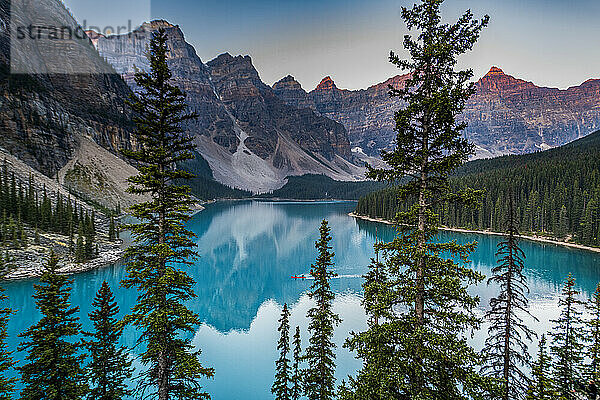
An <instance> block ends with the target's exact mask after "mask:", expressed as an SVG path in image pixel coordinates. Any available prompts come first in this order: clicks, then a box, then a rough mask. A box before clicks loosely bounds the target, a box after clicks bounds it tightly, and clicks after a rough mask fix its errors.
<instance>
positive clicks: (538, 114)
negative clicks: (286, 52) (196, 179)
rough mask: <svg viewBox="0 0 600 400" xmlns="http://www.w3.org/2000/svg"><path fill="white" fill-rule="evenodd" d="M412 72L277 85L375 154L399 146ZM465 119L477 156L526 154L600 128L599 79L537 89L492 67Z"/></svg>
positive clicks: (280, 91) (287, 80) (284, 95)
mask: <svg viewBox="0 0 600 400" xmlns="http://www.w3.org/2000/svg"><path fill="white" fill-rule="evenodd" d="M408 77H409V75H397V76H395V77H393V78H390V79H389V80H387V81H386V82H382V83H380V84H377V85H374V86H371V87H369V88H368V89H363V90H356V91H350V90H341V89H339V88H338V87H337V86H336V85H335V83H334V82H333V80H332V79H331V78H330V77H326V78H324V79H323V81H322V82H321V83H320V84H319V85H318V86H317V88H316V89H314V90H313V91H310V92H306V91H305V90H304V89H302V87H301V85H300V84H299V83H298V82H296V80H295V79H294V78H293V77H291V76H287V77H285V78H283V79H282V80H280V81H279V82H277V83H275V84H274V85H273V90H274V91H275V93H276V94H277V95H278V96H279V97H280V98H282V99H283V100H284V101H285V102H286V103H288V104H290V105H294V106H296V107H308V108H311V109H313V110H316V111H317V112H319V113H320V114H321V115H324V116H327V117H329V118H331V119H333V120H334V121H337V122H340V123H342V124H343V125H344V126H345V127H346V129H347V130H348V135H349V138H350V141H351V145H352V147H353V148H355V149H357V150H360V151H362V152H365V153H366V154H368V155H371V156H377V155H378V154H379V152H380V151H381V150H383V149H387V148H389V147H390V146H391V144H392V143H393V140H394V137H395V133H394V125H393V115H394V112H395V111H396V110H398V109H399V108H400V107H401V106H402V103H401V102H399V101H398V99H393V98H390V97H389V94H388V92H389V89H388V88H389V85H392V86H393V87H395V88H400V87H402V86H403V85H404V82H405V81H406V79H407V78H408ZM476 88H477V92H476V94H475V95H474V96H473V97H472V98H471V99H470V100H469V101H468V103H467V106H466V109H465V112H464V114H463V115H462V116H461V118H462V119H463V120H465V121H467V122H468V123H469V126H468V128H467V130H466V132H465V135H466V136H467V137H468V138H469V139H470V140H471V141H472V142H474V143H475V145H476V149H477V156H478V157H491V156H495V155H502V154H522V153H529V152H532V151H537V150H543V149H546V148H549V147H555V146H560V145H562V144H565V143H568V142H570V141H573V140H575V139H577V138H580V137H582V136H585V135H587V134H588V133H590V132H593V131H595V130H597V129H598V128H600V80H598V79H590V80H588V81H586V82H584V83H583V84H581V85H579V86H574V87H571V88H568V89H566V90H560V89H554V88H545V87H539V86H537V85H535V84H534V83H532V82H527V81H525V80H522V79H517V78H515V77H513V76H510V75H507V74H505V73H504V72H503V71H502V69H500V68H498V67H492V68H491V69H490V71H489V72H488V73H487V74H486V75H485V76H484V77H482V78H481V79H480V80H479V81H478V82H477V83H476Z"/></svg>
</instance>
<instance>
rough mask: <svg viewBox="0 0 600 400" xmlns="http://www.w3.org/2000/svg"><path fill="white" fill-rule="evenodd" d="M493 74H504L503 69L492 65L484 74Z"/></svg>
mask: <svg viewBox="0 0 600 400" xmlns="http://www.w3.org/2000/svg"><path fill="white" fill-rule="evenodd" d="M494 75H504V71H502V69H500V68H498V67H495V66H493V67H492V68H490V70H489V72H488V73H487V74H485V76H488V77H489V76H494Z"/></svg>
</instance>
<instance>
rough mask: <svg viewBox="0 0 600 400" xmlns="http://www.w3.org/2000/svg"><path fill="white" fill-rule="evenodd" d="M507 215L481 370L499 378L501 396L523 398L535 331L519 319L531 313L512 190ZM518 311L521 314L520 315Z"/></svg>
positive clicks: (494, 277)
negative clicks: (529, 350) (483, 362)
mask: <svg viewBox="0 0 600 400" xmlns="http://www.w3.org/2000/svg"><path fill="white" fill-rule="evenodd" d="M509 197H510V198H509V219H508V221H507V229H506V239H505V240H504V241H502V242H500V243H499V244H498V252H497V253H496V256H497V257H499V260H498V265H496V266H494V267H493V268H492V274H493V276H492V277H491V278H489V279H488V285H489V284H490V283H493V284H497V285H498V286H499V287H500V293H499V294H498V296H497V297H494V298H492V299H491V300H490V310H489V311H488V312H487V313H486V318H487V319H488V320H489V321H490V327H489V328H488V337H487V339H486V341H485V347H484V349H483V353H484V357H485V365H484V367H483V371H484V373H485V374H487V375H489V376H492V377H494V378H497V379H501V380H502V386H503V387H502V399H503V400H509V399H519V398H523V396H524V395H525V393H526V391H527V388H528V386H529V382H528V381H529V378H528V376H527V373H526V372H525V371H524V370H523V368H528V367H529V366H530V363H531V357H530V355H529V352H528V348H527V344H526V343H525V342H524V340H527V341H529V342H531V340H532V338H533V336H535V333H534V332H533V331H532V330H531V329H530V328H529V327H528V326H527V325H525V324H524V323H523V319H522V317H521V315H522V314H527V315H529V316H531V314H530V313H529V311H528V309H527V305H528V301H527V297H526V295H527V294H529V287H528V286H527V278H526V277H525V275H524V274H523V268H524V259H525V253H523V250H521V248H520V247H519V243H518V239H517V238H518V236H519V231H518V230H517V226H516V219H515V213H514V210H513V200H512V193H511V194H510V195H509ZM520 314H521V315H520Z"/></svg>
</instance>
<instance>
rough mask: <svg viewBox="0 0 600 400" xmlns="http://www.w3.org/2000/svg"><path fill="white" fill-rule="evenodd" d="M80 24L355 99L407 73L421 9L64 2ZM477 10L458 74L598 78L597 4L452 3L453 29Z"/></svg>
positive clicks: (559, 80) (338, 3) (553, 0)
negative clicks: (144, 33)
mask: <svg viewBox="0 0 600 400" xmlns="http://www.w3.org/2000/svg"><path fill="white" fill-rule="evenodd" d="M65 3H66V4H67V5H68V7H69V8H70V9H71V10H72V11H73V13H74V15H75V16H76V18H78V20H80V22H81V20H83V19H86V20H87V21H88V26H89V25H90V24H92V23H94V24H96V25H100V26H106V25H113V24H122V22H121V21H123V20H124V19H125V18H127V19H129V18H130V19H132V20H133V21H134V24H139V22H140V21H141V20H144V19H147V18H148V14H151V17H152V18H162V19H166V20H168V21H169V22H171V23H174V24H178V25H180V27H181V28H182V30H183V32H184V34H185V35H186V39H187V41H188V42H190V43H191V44H192V45H194V47H195V48H196V51H197V53H198V55H199V56H200V58H201V59H202V60H203V61H205V62H206V61H208V60H210V59H212V58H214V57H216V56H217V55H219V54H221V53H224V52H229V53H231V54H233V55H237V54H243V55H246V54H249V55H251V56H252V59H253V62H254V65H255V66H256V68H257V69H258V71H259V73H260V76H261V78H262V79H263V80H264V81H265V82H266V83H268V84H272V83H274V82H276V81H277V80H279V79H280V78H282V77H284V76H285V75H288V74H291V75H293V76H295V77H296V79H297V80H298V81H299V82H300V83H301V84H302V86H303V87H304V88H305V89H307V90H312V89H313V88H314V87H315V86H316V85H317V84H318V83H319V81H320V80H321V79H322V78H323V77H324V76H326V75H330V76H331V77H332V78H333V79H334V80H335V82H336V84H337V86H338V87H340V88H348V89H358V88H365V87H368V86H370V85H372V84H375V83H378V82H381V81H384V80H385V79H387V78H389V77H390V76H393V75H395V74H397V73H401V71H399V70H397V69H396V68H395V67H394V66H392V65H390V64H389V63H388V61H387V56H388V54H389V51H390V50H391V49H394V50H395V51H399V52H402V37H403V35H404V34H405V33H406V29H405V27H404V24H403V21H402V20H401V18H400V16H399V13H400V8H401V7H402V6H409V5H412V4H413V3H414V0H373V1H364V0H345V1H344V0H255V1H247V0H168V1H167V0H154V1H152V3H151V4H149V2H148V0H126V1H123V0H105V1H101V2H99V1H97V0H65ZM468 8H471V9H472V10H473V12H474V13H475V15H476V16H482V15H484V14H485V13H487V14H489V15H490V17H491V21H490V26H489V27H488V28H487V29H486V30H485V31H484V32H483V34H482V37H481V39H480V41H479V42H478V44H477V45H476V49H475V50H474V51H473V52H472V53H470V54H468V55H466V56H464V57H463V58H462V59H461V66H470V67H472V68H473V69H474V72H475V77H476V78H479V77H481V76H483V75H484V74H485V73H486V72H487V71H488V70H489V68H490V67H491V66H492V65H496V66H498V67H500V68H502V69H503V70H504V72H506V73H508V74H511V75H514V76H516V77H519V78H523V79H526V80H531V81H533V82H534V83H536V84H538V85H543V86H551V87H559V88H566V87H569V86H573V85H579V84H580V83H582V82H583V81H585V80H587V79H589V78H600V39H599V38H600V19H598V15H600V0H446V2H445V3H444V6H443V10H444V17H445V19H446V20H447V21H448V22H450V21H453V20H454V19H455V18H456V17H458V15H459V14H460V13H461V12H463V11H464V10H466V9H468Z"/></svg>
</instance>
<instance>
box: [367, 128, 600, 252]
mask: <svg viewBox="0 0 600 400" xmlns="http://www.w3.org/2000/svg"><path fill="white" fill-rule="evenodd" d="M450 182H451V186H452V187H453V189H454V190H460V189H462V188H465V187H470V188H474V189H478V190H481V191H482V197H481V201H480V203H481V206H480V207H479V208H478V209H467V208H463V207H460V206H456V205H454V204H452V203H445V204H440V205H439V206H438V209H437V212H438V214H439V223H440V224H441V225H443V226H448V227H460V228H467V229H478V230H484V229H489V230H492V231H503V230H504V228H505V227H504V226H503V224H504V221H506V220H507V215H508V196H509V193H511V192H513V194H514V198H515V213H516V218H517V223H518V226H519V229H520V231H521V232H523V233H530V234H541V235H545V236H552V237H556V238H559V239H570V240H573V241H575V242H577V243H581V244H585V245H590V246H600V131H599V132H595V133H592V134H590V135H589V136H586V137H584V138H582V139H579V140H577V141H575V142H572V143H570V144H568V145H565V146H562V147H559V148H555V149H551V150H547V151H544V152H538V153H533V154H527V155H521V156H503V157H498V158H493V159H487V160H476V161H471V162H469V163H467V164H465V165H464V166H462V167H461V168H459V169H458V170H457V171H456V173H455V174H454V176H453V177H452V178H451V180H450ZM406 204H410V201H409V202H408V203H399V202H398V201H397V191H396V190H395V189H394V188H393V187H389V188H385V189H383V190H380V191H377V192H374V193H370V194H368V195H366V196H364V197H362V198H361V199H360V201H359V203H358V206H357V209H356V212H357V214H360V215H366V216H370V217H379V218H384V219H389V220H391V219H393V218H394V217H395V216H396V214H397V213H398V212H399V211H405V209H406Z"/></svg>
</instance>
